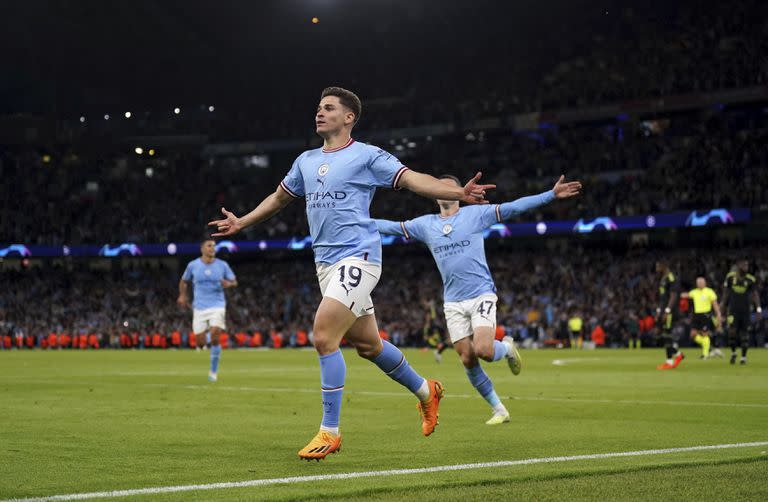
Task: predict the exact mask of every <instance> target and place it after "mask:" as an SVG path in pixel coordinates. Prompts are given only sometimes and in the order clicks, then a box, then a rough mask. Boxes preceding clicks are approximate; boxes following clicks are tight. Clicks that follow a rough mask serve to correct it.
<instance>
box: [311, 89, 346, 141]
mask: <svg viewBox="0 0 768 502" xmlns="http://www.w3.org/2000/svg"><path fill="white" fill-rule="evenodd" d="M354 121H355V114H354V113H352V112H351V111H350V110H349V109H347V108H345V107H344V105H342V104H341V102H340V101H339V97H338V96H326V97H324V98H323V99H321V100H320V104H319V105H317V113H316V114H315V131H316V132H317V134H319V135H320V136H324V135H327V134H334V133H337V132H339V131H341V130H342V129H343V128H344V126H349V125H352V124H353V123H354Z"/></svg>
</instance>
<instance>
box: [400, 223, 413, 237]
mask: <svg viewBox="0 0 768 502" xmlns="http://www.w3.org/2000/svg"><path fill="white" fill-rule="evenodd" d="M400 228H402V229H403V235H405V238H406V239H408V240H410V239H411V234H409V233H408V229H407V228H405V222H404V221H401V222H400Z"/></svg>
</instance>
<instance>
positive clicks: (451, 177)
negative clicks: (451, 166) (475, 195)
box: [437, 174, 463, 186]
mask: <svg viewBox="0 0 768 502" xmlns="http://www.w3.org/2000/svg"><path fill="white" fill-rule="evenodd" d="M437 179H439V180H453V181H455V182H456V184H457V185H458V186H463V185H462V184H461V180H460V179H459V178H457V177H456V176H454V175H452V174H441V175H440V177H439V178H437Z"/></svg>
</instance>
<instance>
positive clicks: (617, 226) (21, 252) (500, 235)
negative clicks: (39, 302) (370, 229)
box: [0, 208, 751, 258]
mask: <svg viewBox="0 0 768 502" xmlns="http://www.w3.org/2000/svg"><path fill="white" fill-rule="evenodd" d="M750 218H751V213H750V211H749V209H741V208H740V209H722V208H720V209H710V210H704V211H676V212H672V213H659V214H650V215H646V216H615V217H612V216H599V217H597V218H580V219H578V220H561V221H540V222H532V223H498V224H496V225H493V226H492V227H490V228H489V229H488V230H486V231H485V238H486V239H488V238H495V239H504V238H509V237H521V236H536V235H558V234H590V233H598V232H616V231H622V230H653V229H656V228H684V227H707V226H713V225H729V224H734V223H746V222H748V221H749V220H750ZM405 242H407V241H406V240H405V239H404V238H402V237H395V236H382V238H381V243H382V244H383V245H384V246H390V245H393V244H401V243H405ZM311 247H312V239H311V238H310V237H309V236H307V237H293V238H290V239H269V240H260V241H230V240H224V241H219V242H217V243H216V251H227V252H229V253H252V252H258V251H265V250H269V249H291V250H302V249H310V248H311ZM199 252H200V243H199V242H180V243H174V242H170V243H164V244H136V243H133V242H123V243H118V244H103V245H101V246H97V245H96V246H94V245H85V246H36V245H25V244H18V243H13V244H0V258H6V257H8V258H30V257H62V256H103V257H108V258H114V257H118V256H175V255H194V254H197V253H199Z"/></svg>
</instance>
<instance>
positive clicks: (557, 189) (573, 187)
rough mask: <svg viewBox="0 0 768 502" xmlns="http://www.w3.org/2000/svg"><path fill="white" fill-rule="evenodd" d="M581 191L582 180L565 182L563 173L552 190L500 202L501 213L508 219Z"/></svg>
mask: <svg viewBox="0 0 768 502" xmlns="http://www.w3.org/2000/svg"><path fill="white" fill-rule="evenodd" d="M580 191H581V182H580V181H569V182H567V183H566V182H565V176H563V175H561V176H560V179H558V180H557V183H555V186H554V187H553V188H552V190H548V191H546V192H543V193H540V194H538V195H529V196H527V197H520V198H519V199H516V200H513V201H512V202H505V203H503V204H499V215H500V216H501V219H502V220H508V219H510V218H512V217H513V216H515V215H518V214H520V213H524V212H525V211H529V210H531V209H534V208H537V207H539V206H543V205H545V204H549V203H550V202H552V201H553V200H555V199H568V198H570V197H574V196H576V195H578V194H579V193H580Z"/></svg>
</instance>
